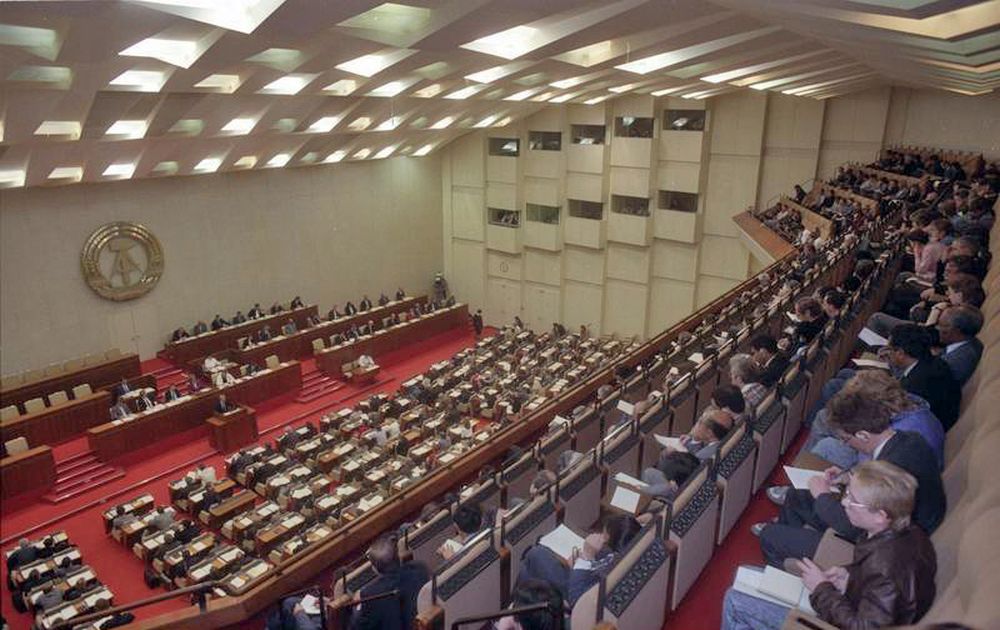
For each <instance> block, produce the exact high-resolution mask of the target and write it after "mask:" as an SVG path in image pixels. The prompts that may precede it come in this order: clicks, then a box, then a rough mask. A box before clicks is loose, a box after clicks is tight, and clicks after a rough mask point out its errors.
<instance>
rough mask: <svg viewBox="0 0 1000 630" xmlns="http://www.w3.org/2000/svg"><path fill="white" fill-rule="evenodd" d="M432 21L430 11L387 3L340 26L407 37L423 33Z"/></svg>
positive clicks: (349, 19) (347, 20)
mask: <svg viewBox="0 0 1000 630" xmlns="http://www.w3.org/2000/svg"><path fill="white" fill-rule="evenodd" d="M430 20H431V10H430V9H427V8H424V7H413V6H409V5H406V4H396V3H395V2H385V3H383V4H380V5H378V6H377V7H374V8H372V9H369V10H367V11H365V12H364V13H359V14H358V15H355V16H354V17H351V18H348V19H346V20H344V21H343V22H340V23H339V24H338V26H345V27H348V28H355V29H359V30H366V31H376V32H379V33H383V34H390V35H397V36H406V35H413V34H415V33H419V32H421V31H422V30H423V29H424V28H426V27H427V26H428V24H429V23H430Z"/></svg>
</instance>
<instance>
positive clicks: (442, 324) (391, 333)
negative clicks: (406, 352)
mask: <svg viewBox="0 0 1000 630" xmlns="http://www.w3.org/2000/svg"><path fill="white" fill-rule="evenodd" d="M468 320H469V308H468V306H467V305H466V304H456V305H455V306H451V307H448V308H445V309H441V310H438V311H434V312H433V313H430V314H428V315H424V316H421V317H419V318H418V319H414V320H410V321H407V322H406V323H404V324H400V325H398V326H393V327H392V328H388V329H385V330H379V331H377V332H376V333H375V334H374V335H368V336H366V337H362V338H361V339H357V340H355V341H353V342H351V343H345V344H341V345H339V346H335V347H333V348H328V349H326V350H323V351H321V352H317V353H316V367H318V368H319V369H320V370H321V371H322V372H324V373H325V374H328V375H330V376H336V377H340V375H341V367H342V366H343V365H344V364H345V363H349V362H351V361H354V360H355V359H357V358H358V357H359V356H361V355H362V354H367V355H371V356H378V355H381V354H385V353H386V352H391V351H393V350H397V349H399V348H402V347H403V346H405V345H407V344H410V343H414V342H416V341H420V340H421V339H426V338H427V337H430V336H432V335H436V334H438V333H441V332H444V331H446V330H449V329H451V328H457V327H459V326H464V325H465V324H466V323H467V322H468Z"/></svg>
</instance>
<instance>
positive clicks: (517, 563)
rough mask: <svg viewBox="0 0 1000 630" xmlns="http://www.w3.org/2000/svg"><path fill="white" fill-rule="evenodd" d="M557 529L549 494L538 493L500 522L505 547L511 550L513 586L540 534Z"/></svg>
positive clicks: (511, 580)
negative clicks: (523, 562) (523, 558)
mask: <svg viewBox="0 0 1000 630" xmlns="http://www.w3.org/2000/svg"><path fill="white" fill-rule="evenodd" d="M555 528H556V506H555V504H553V503H552V501H551V499H550V498H549V494H548V493H543V494H542V495H541V496H537V497H535V498H534V499H532V500H531V501H530V502H529V503H525V504H523V505H521V506H519V507H517V508H516V509H514V510H513V511H512V512H510V513H508V514H507V515H505V516H504V519H503V521H502V522H501V524H500V535H501V542H502V544H503V546H504V547H505V548H506V549H507V550H508V551H509V552H510V588H511V589H513V587H514V584H515V583H516V582H517V575H518V572H520V570H521V557H522V556H523V555H524V552H525V551H527V549H528V547H530V546H531V545H533V544H535V541H537V540H538V539H539V537H541V536H544V535H545V534H547V533H549V532H550V531H552V530H553V529H555Z"/></svg>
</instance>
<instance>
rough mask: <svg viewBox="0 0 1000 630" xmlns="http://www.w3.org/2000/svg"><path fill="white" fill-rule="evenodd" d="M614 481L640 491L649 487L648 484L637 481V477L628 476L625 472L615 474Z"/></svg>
mask: <svg viewBox="0 0 1000 630" xmlns="http://www.w3.org/2000/svg"><path fill="white" fill-rule="evenodd" d="M614 480H615V481H617V482H618V483H620V484H624V485H626V486H632V487H633V488H636V489H638V490H642V489H643V488H648V487H649V484H648V483H646V482H644V481H642V480H640V479H636V478H635V477H633V476H631V475H627V474H625V473H623V472H620V473H615V476H614Z"/></svg>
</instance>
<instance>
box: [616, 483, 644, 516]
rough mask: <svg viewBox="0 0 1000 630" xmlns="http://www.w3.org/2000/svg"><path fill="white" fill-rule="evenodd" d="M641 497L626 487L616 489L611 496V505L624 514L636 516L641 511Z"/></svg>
mask: <svg viewBox="0 0 1000 630" xmlns="http://www.w3.org/2000/svg"><path fill="white" fill-rule="evenodd" d="M639 498H640V495H639V493H638V492H636V491H634V490H629V489H628V488H626V487H624V486H618V487H617V488H615V493H614V494H613V495H612V496H611V505H612V506H613V507H616V508H618V509H619V510H621V511H623V512H628V513H629V514H635V512H636V510H637V509H639Z"/></svg>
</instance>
